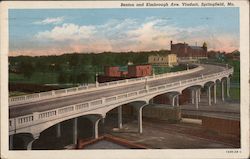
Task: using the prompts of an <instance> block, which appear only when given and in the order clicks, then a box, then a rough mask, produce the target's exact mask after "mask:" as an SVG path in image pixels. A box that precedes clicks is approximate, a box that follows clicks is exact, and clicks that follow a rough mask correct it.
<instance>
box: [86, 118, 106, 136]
mask: <svg viewBox="0 0 250 159" xmlns="http://www.w3.org/2000/svg"><path fill="white" fill-rule="evenodd" d="M88 119H89V120H90V121H91V122H92V123H93V137H94V138H95V139H97V138H98V137H99V127H98V124H99V122H100V121H101V120H102V119H104V117H102V116H101V117H99V116H89V117H88ZM102 121H104V120H102Z"/></svg>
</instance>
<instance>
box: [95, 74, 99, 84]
mask: <svg viewBox="0 0 250 159" xmlns="http://www.w3.org/2000/svg"><path fill="white" fill-rule="evenodd" d="M95 85H96V87H98V86H99V83H98V73H96V74H95Z"/></svg>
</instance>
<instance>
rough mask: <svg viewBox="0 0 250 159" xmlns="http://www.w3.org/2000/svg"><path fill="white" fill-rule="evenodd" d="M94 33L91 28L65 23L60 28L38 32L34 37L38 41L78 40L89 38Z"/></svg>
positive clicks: (93, 29)
mask: <svg viewBox="0 0 250 159" xmlns="http://www.w3.org/2000/svg"><path fill="white" fill-rule="evenodd" d="M94 32H95V27H93V26H79V25H76V24H71V23H69V24H68V23H65V24H63V25H62V26H56V27H54V28H53V29H52V30H47V31H43V32H39V33H38V34H37V35H36V36H35V37H36V38H37V39H38V40H53V41H65V40H74V41H77V40H80V39H86V38H89V37H90V36H91V35H92V34H93V33H94Z"/></svg>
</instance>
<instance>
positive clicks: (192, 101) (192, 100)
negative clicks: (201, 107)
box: [191, 89, 195, 104]
mask: <svg viewBox="0 0 250 159" xmlns="http://www.w3.org/2000/svg"><path fill="white" fill-rule="evenodd" d="M194 99H195V90H193V89H191V103H192V104H194Z"/></svg>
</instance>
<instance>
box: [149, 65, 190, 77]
mask: <svg viewBox="0 0 250 159" xmlns="http://www.w3.org/2000/svg"><path fill="white" fill-rule="evenodd" d="M153 69H154V73H155V74H156V75H158V74H162V73H168V72H177V71H183V70H185V68H184V67H183V66H174V67H167V66H153Z"/></svg>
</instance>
